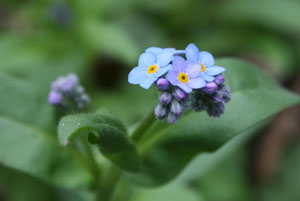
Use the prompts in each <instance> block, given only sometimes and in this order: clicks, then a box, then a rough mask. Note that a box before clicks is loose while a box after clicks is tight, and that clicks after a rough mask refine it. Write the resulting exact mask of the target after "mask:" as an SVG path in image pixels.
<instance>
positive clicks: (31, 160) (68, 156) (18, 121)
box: [0, 74, 92, 188]
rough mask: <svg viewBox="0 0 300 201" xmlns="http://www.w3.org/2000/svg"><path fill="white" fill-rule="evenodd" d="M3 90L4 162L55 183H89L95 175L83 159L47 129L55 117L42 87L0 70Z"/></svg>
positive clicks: (0, 154)
mask: <svg viewBox="0 0 300 201" xmlns="http://www.w3.org/2000/svg"><path fill="white" fill-rule="evenodd" d="M0 93H1V94H2V95H1V97H0V127H1V133H0V161H1V164H2V165H3V166H6V167H10V168H13V169H16V170H19V171H21V172H24V173H27V174H30V175H32V176H35V177H38V178H40V179H42V180H44V181H46V182H49V183H51V184H55V185H59V186H63V187H68V188H75V187H88V186H89V185H90V182H91V181H92V179H91V177H90V173H89V171H88V169H87V167H86V165H85V164H83V160H82V159H81V158H79V157H78V156H77V155H76V154H75V153H73V152H71V150H68V149H65V148H62V147H61V146H59V144H58V143H57V142H56V140H55V138H54V136H53V134H48V133H45V131H43V130H52V129H51V128H52V126H53V125H54V124H55V121H54V113H53V111H52V109H51V108H50V107H49V106H48V104H47V102H46V98H45V97H42V96H41V94H40V93H39V88H38V87H36V86H33V85H32V84H31V83H28V82H26V81H23V80H19V79H16V78H14V77H12V76H9V75H6V74H0Z"/></svg>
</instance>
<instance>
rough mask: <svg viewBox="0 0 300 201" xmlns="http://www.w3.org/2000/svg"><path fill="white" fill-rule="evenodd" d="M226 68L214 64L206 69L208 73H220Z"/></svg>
mask: <svg viewBox="0 0 300 201" xmlns="http://www.w3.org/2000/svg"><path fill="white" fill-rule="evenodd" d="M225 70H226V69H225V68H223V67H220V66H212V67H209V68H207V69H206V71H205V72H206V73H207V74H208V75H218V74H221V73H223V72H224V71H225Z"/></svg>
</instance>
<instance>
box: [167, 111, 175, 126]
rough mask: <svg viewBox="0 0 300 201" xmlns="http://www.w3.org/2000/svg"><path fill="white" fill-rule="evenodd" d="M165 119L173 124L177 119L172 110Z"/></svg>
mask: <svg viewBox="0 0 300 201" xmlns="http://www.w3.org/2000/svg"><path fill="white" fill-rule="evenodd" d="M167 120H168V122H169V123H170V124H175V123H176V122H177V120H178V117H177V116H176V115H175V114H173V113H172V112H169V114H168V118H167Z"/></svg>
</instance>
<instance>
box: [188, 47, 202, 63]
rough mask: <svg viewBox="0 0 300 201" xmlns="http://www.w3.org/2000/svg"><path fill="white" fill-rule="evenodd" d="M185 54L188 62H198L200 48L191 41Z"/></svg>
mask: <svg viewBox="0 0 300 201" xmlns="http://www.w3.org/2000/svg"><path fill="white" fill-rule="evenodd" d="M185 56H186V59H187V61H188V62H193V63H198V61H199V49H198V48H197V47H196V45H194V44H193V43H191V44H189V45H188V46H187V47H186V48H185Z"/></svg>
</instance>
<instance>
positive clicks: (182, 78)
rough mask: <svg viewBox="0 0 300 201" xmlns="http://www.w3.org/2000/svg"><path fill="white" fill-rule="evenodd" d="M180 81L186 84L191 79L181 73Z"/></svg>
mask: <svg viewBox="0 0 300 201" xmlns="http://www.w3.org/2000/svg"><path fill="white" fill-rule="evenodd" d="M178 80H179V81H180V82H182V83H186V82H187V81H188V80H189V77H188V76H187V74H185V73H179V75H178Z"/></svg>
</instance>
